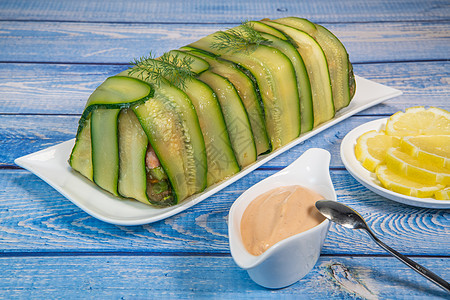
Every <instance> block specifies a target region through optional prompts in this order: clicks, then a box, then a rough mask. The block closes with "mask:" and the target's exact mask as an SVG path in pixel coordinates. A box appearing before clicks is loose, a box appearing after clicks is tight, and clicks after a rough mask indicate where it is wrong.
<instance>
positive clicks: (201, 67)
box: [168, 50, 209, 74]
mask: <svg viewBox="0 0 450 300" xmlns="http://www.w3.org/2000/svg"><path fill="white" fill-rule="evenodd" d="M168 54H169V55H173V56H175V57H179V58H181V59H187V60H189V61H191V64H190V67H191V70H192V72H194V73H196V74H200V73H202V72H204V71H206V70H208V69H209V64H208V63H207V62H206V61H205V60H203V59H201V58H197V59H194V58H193V57H192V56H191V55H189V54H187V53H185V52H183V51H180V50H171V51H169V53H168Z"/></svg>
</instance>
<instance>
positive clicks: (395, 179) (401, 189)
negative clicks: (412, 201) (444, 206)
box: [375, 165, 445, 198]
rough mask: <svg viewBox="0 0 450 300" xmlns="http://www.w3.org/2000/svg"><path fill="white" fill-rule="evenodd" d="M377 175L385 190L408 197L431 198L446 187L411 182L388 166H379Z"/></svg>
mask: <svg viewBox="0 0 450 300" xmlns="http://www.w3.org/2000/svg"><path fill="white" fill-rule="evenodd" d="M375 173H376V174H377V177H378V180H380V182H381V184H382V185H383V186H384V187H385V188H387V189H389V190H391V191H394V192H397V193H400V194H403V195H406V196H412V197H418V198H429V197H433V196H434V194H435V193H436V192H437V191H439V190H441V189H443V188H444V187H445V186H444V185H442V184H436V185H428V184H424V183H421V182H417V181H414V180H410V179H408V178H406V177H403V176H401V175H398V174H397V173H395V172H393V171H391V170H390V169H388V167H387V166H386V165H379V166H378V167H377V168H376V170H375Z"/></svg>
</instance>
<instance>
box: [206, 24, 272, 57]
mask: <svg viewBox="0 0 450 300" xmlns="http://www.w3.org/2000/svg"><path fill="white" fill-rule="evenodd" d="M214 39H215V41H214V42H213V43H212V44H211V48H213V49H217V50H220V51H225V53H227V52H230V51H231V52H241V51H243V52H250V51H252V50H253V49H255V47H257V46H258V45H270V44H271V43H272V42H271V41H269V40H267V39H265V38H263V37H262V36H261V33H260V32H259V31H257V30H256V29H255V28H254V27H253V24H251V23H249V22H248V21H245V22H243V23H242V25H240V26H238V27H236V28H231V29H228V30H227V31H219V32H217V34H216V36H215V37H214Z"/></svg>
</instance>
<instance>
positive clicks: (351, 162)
mask: <svg viewBox="0 0 450 300" xmlns="http://www.w3.org/2000/svg"><path fill="white" fill-rule="evenodd" d="M388 119H389V118H388V117H386V118H381V119H376V120H372V121H369V122H366V123H363V124H361V125H359V126H358V127H355V128H353V129H352V130H351V131H350V132H348V133H347V134H346V135H345V137H344V138H343V139H342V142H341V146H340V156H341V160H342V163H343V164H344V166H345V168H346V169H347V171H348V172H349V173H350V175H352V177H353V178H355V179H356V180H357V181H358V182H359V183H361V184H362V185H363V186H365V187H366V188H367V189H369V190H371V191H372V192H374V193H376V194H378V195H379V196H381V197H384V198H386V199H389V200H392V201H395V202H398V203H402V204H406V205H410V206H415V207H422V208H434V209H448V208H450V200H436V199H433V198H418V197H412V196H407V195H402V194H399V193H397V192H394V191H391V190H388V189H386V188H384V187H382V186H380V185H378V184H377V183H376V182H375V180H371V181H368V180H367V179H366V178H367V177H370V174H373V173H372V172H370V171H369V170H367V169H365V168H364V167H363V166H362V164H361V163H360V162H359V161H358V160H357V159H356V156H355V151H354V148H355V144H356V140H357V138H358V137H359V136H360V135H361V134H363V133H364V132H367V131H369V130H379V129H381V128H382V127H384V126H385V125H386V122H387V120H388ZM349 150H351V151H349Z"/></svg>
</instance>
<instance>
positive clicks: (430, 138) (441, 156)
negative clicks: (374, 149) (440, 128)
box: [400, 135, 450, 169]
mask: <svg viewBox="0 0 450 300" xmlns="http://www.w3.org/2000/svg"><path fill="white" fill-rule="evenodd" d="M400 148H401V149H402V151H403V152H406V153H408V154H409V155H411V156H412V157H415V158H417V159H418V160H420V161H423V162H426V163H430V164H433V165H435V166H438V167H445V168H449V169H450V135H420V136H408V137H403V138H402V139H401V141H400Z"/></svg>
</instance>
